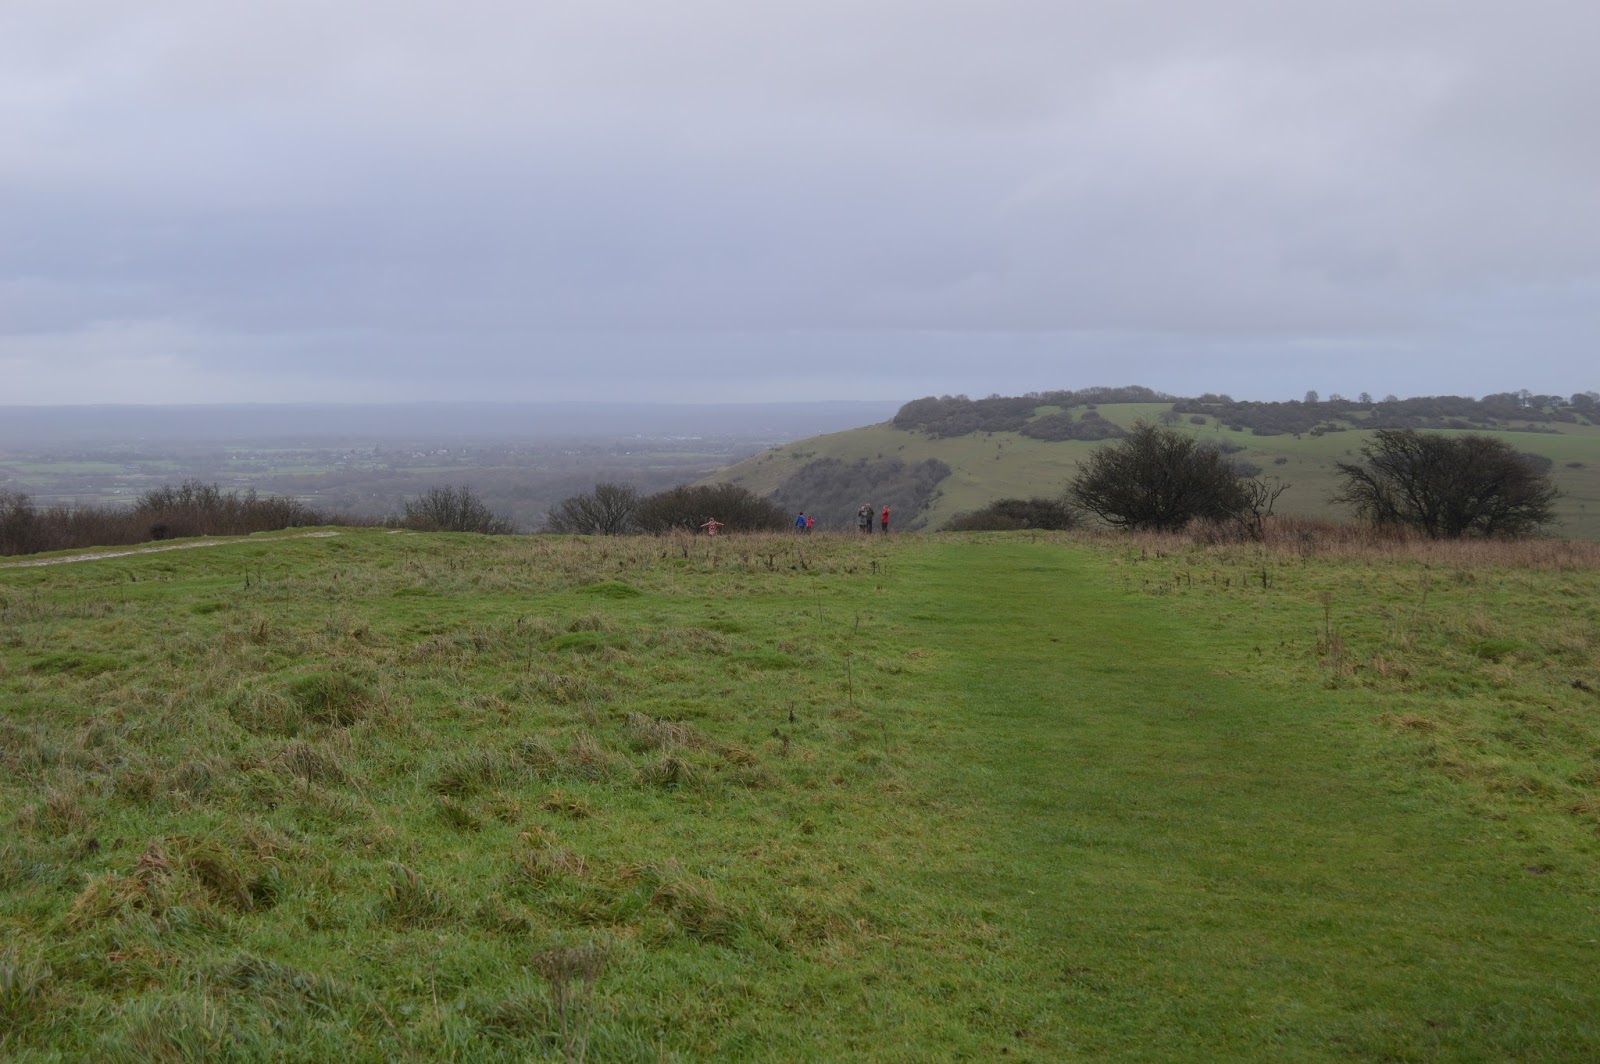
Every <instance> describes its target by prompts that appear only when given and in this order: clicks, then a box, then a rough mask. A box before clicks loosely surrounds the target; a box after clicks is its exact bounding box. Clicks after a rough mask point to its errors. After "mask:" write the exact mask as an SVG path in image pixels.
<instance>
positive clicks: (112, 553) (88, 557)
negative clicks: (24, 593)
mask: <svg viewBox="0 0 1600 1064" xmlns="http://www.w3.org/2000/svg"><path fill="white" fill-rule="evenodd" d="M338 534H339V533H337V532H297V533H295V534H294V535H292V536H274V537H273V538H274V539H325V538H327V537H328V536H337V535H338ZM249 542H251V539H250V537H249V536H229V537H228V538H226V539H197V540H195V541H194V542H192V543H169V544H167V545H166V546H164V547H132V548H130V549H128V550H97V551H92V552H90V553H88V554H69V555H67V556H66V557H64V558H35V559H33V560H32V561H26V562H0V569H27V568H31V567H33V566H38V565H66V564H67V563H68V562H96V561H99V560H100V559H102V558H126V557H128V556H129V555H130V554H159V553H161V552H162V551H166V550H193V549H194V548H195V547H221V546H223V545H225V544H228V543H249ZM255 542H257V543H259V542H261V541H260V540H255Z"/></svg>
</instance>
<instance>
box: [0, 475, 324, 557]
mask: <svg viewBox="0 0 1600 1064" xmlns="http://www.w3.org/2000/svg"><path fill="white" fill-rule="evenodd" d="M333 523H336V519H334V518H332V517H330V516H328V515H326V514H322V513H319V512H317V511H316V510H313V509H311V508H310V507H308V506H305V505H303V504H301V503H298V502H296V501H294V500H293V499H282V498H274V497H263V496H258V495H257V494H256V493H255V492H254V491H243V492H241V491H223V490H222V489H221V488H219V487H218V486H217V485H215V484H204V483H201V482H199V481H192V480H191V481H185V482H184V483H183V484H181V485H179V486H177V487H173V486H170V485H168V486H165V487H161V488H156V489H153V490H151V491H148V492H146V493H145V494H143V495H141V496H140V497H139V498H138V500H137V501H135V502H134V504H133V506H131V507H128V508H118V507H109V506H79V507H68V506H51V507H46V508H44V509H40V508H39V507H37V506H35V505H34V504H33V501H32V500H31V499H29V498H28V496H26V495H23V494H21V493H17V492H0V555H6V554H34V553H37V552H40V551H52V550H73V549H77V548H80V547H92V546H120V545H124V544H129V543H146V542H149V541H150V540H160V539H176V538H185V537H190V536H242V535H248V534H250V533H252V532H266V531H273V530H276V529H280V528H292V527H295V526H299V525H323V524H333ZM338 523H346V522H342V521H340V522H338Z"/></svg>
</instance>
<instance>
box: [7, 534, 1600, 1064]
mask: <svg viewBox="0 0 1600 1064" xmlns="http://www.w3.org/2000/svg"><path fill="white" fill-rule="evenodd" d="M1410 550H1411V553H1409V554H1405V555H1402V556H1394V557H1364V556H1336V555H1332V554H1329V555H1319V556H1313V557H1304V556H1302V554H1301V553H1300V552H1299V551H1293V552H1291V553H1286V554H1282V555H1277V554H1272V553H1270V552H1263V551H1262V550H1261V549H1260V548H1257V547H1253V546H1252V547H1250V548H1196V547H1186V546H1182V545H1180V544H1178V543H1177V542H1176V541H1175V540H1171V539H1167V540H1161V539H1155V538H1151V539H1144V540H1141V539H1137V538H1131V537H1116V538H1114V539H1111V538H1108V539H1106V540H1105V541H1103V542H1100V541H1095V540H1093V539H1090V538H1086V537H1069V536H1051V535H1042V536H1033V535H1016V536H1003V535H1002V536H993V535H990V536H949V537H901V538H894V537H887V538H885V537H873V538H871V539H865V538H863V537H857V536H853V535H833V536H827V535H824V536H814V537H799V536H794V535H767V536H748V537H747V536H728V537H722V538H720V539H716V540H713V539H708V538H705V537H700V538H691V537H681V538H676V539H673V538H667V539H658V538H654V537H639V538H607V539H590V538H587V537H502V538H495V539H485V538H481V537H474V536H462V535H411V534H390V533H386V532H384V531H382V530H358V531H349V530H346V531H344V532H342V533H340V534H338V535H332V536H329V537H327V538H305V537H301V538H295V539H288V538H278V539H274V538H270V537H268V538H252V539H249V540H239V541H233V542H228V543H223V544H221V545H219V546H211V547H203V548H196V549H187V550H185V549H178V550H174V551H168V552H166V553H153V554H143V555H130V556H123V557H117V558H108V559H104V560H98V561H89V562H80V563H76V564H68V565H62V566H57V567H54V568H51V567H25V566H23V565H18V564H15V563H8V564H6V565H4V566H0V818H3V820H0V1058H4V1059H8V1060H19V1061H33V1062H37V1061H58V1060H105V1061H111V1062H132V1061H140V1062H144V1061H151V1060H156V1061H169V1060H170V1061H181V1060H217V1061H267V1060H273V1061H278V1060H291V1061H326V1060H337V1061H345V1062H351V1064H356V1062H365V1061H387V1060H452V1059H453V1060H462V1061H468V1060H470V1061H489V1062H494V1061H506V1062H511V1061H525V1060H552V1061H553V1060H562V1059H568V1060H570V1059H579V1058H580V1057H581V1056H582V1055H583V1054H582V1052H580V1049H579V1040H580V1039H586V1040H587V1056H588V1059H591V1060H597V1061H638V1062H647V1061H648V1062H657V1061H682V1062H687V1061H699V1060H729V1061H734V1060H739V1061H742V1060H783V1061H839V1060H883V1061H906V1062H919V1064H920V1062H923V1061H929V1060H951V1059H967V1060H1002V1059H1003V1060H1019V1061H1040V1062H1043V1061H1061V1060H1083V1061H1100V1060H1112V1059H1115V1060H1241V1061H1272V1062H1275V1064H1276V1062H1281V1061H1315V1060H1547V1061H1565V1060H1570V1061H1592V1060H1595V1059H1597V1058H1600V1019H1597V1018H1600V982H1597V981H1596V980H1595V979H1594V978H1593V971H1594V962H1595V954H1596V946H1595V942H1596V939H1597V938H1600V918H1597V915H1596V912H1597V910H1596V902H1597V886H1596V885H1597V884H1600V845H1597V842H1596V839H1597V836H1596V827H1597V826H1600V803H1597V801H1596V797H1595V786H1596V782H1597V774H1596V766H1595V762H1594V757H1593V754H1594V751H1595V749H1597V748H1600V726H1597V724H1596V721H1597V716H1596V708H1597V705H1600V703H1597V702H1596V695H1595V690H1596V689H1597V688H1600V637H1597V635H1596V633H1597V631H1600V629H1597V627H1596V623H1595V622H1596V620H1597V615H1596V606H1595V603H1596V602H1597V601H1600V552H1597V551H1596V550H1593V549H1590V548H1588V547H1587V545H1577V546H1574V545H1560V549H1559V551H1558V550H1557V549H1556V547H1555V546H1554V545H1549V544H1529V545H1522V546H1512V547H1506V546H1503V545H1499V544H1487V545H1484V544H1477V545H1473V546H1472V550H1473V551H1474V552H1475V553H1468V552H1467V551H1465V550H1464V549H1462V548H1461V546H1460V545H1454V544H1445V545H1438V544H1423V545H1418V546H1414V547H1412V548H1410ZM1519 550H1520V551H1522V552H1523V553H1520V554H1519V553H1517V551H1519ZM1446 572H1448V573H1450V574H1451V576H1450V578H1449V579H1442V578H1439V577H1438V576H1437V574H1442V573H1446Z"/></svg>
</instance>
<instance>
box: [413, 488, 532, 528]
mask: <svg viewBox="0 0 1600 1064" xmlns="http://www.w3.org/2000/svg"><path fill="white" fill-rule="evenodd" d="M401 525H402V526H403V527H405V528H410V529H415V530H416V531H419V532H478V533H481V534H483V535H487V536H504V535H509V534H511V533H512V532H515V531H516V528H515V526H514V525H512V523H511V520H510V519H509V518H506V517H502V516H501V515H499V514H497V513H495V512H494V511H493V510H491V509H489V506H488V504H487V503H485V502H484V501H483V500H482V499H481V498H479V497H478V495H477V494H476V493H474V492H473V490H472V489H471V488H470V487H468V486H467V485H465V484H462V485H459V486H458V487H454V488H451V487H433V488H429V489H428V490H427V491H426V492H424V493H423V494H422V495H421V496H420V497H418V498H415V499H408V500H407V501H406V503H405V517H404V518H403V519H402V521H401Z"/></svg>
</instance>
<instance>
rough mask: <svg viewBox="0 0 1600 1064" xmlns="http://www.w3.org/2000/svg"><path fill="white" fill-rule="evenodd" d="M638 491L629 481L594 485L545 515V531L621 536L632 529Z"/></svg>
mask: <svg viewBox="0 0 1600 1064" xmlns="http://www.w3.org/2000/svg"><path fill="white" fill-rule="evenodd" d="M638 509H639V492H638V489H636V488H634V487H633V486H632V485H630V484H610V483H607V484H596V485H595V486H594V490H593V491H591V492H588V493H587V494H583V495H572V496H569V497H567V498H566V499H563V500H562V501H561V503H560V504H559V505H558V506H556V507H555V508H554V509H552V510H551V511H550V513H549V514H548V515H547V516H546V517H545V521H544V528H545V531H546V532H559V533H566V534H569V535H584V536H621V535H625V534H627V533H629V532H633V531H635V530H636V525H635V521H634V517H635V514H636V513H637V511H638Z"/></svg>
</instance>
